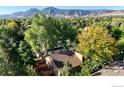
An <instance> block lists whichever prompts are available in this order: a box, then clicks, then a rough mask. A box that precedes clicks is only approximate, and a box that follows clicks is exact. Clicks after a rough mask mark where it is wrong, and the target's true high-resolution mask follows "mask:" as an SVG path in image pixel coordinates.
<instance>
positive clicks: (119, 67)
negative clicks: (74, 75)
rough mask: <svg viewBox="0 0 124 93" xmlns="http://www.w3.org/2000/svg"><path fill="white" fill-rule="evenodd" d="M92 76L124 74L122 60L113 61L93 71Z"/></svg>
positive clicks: (123, 62)
mask: <svg viewBox="0 0 124 93" xmlns="http://www.w3.org/2000/svg"><path fill="white" fill-rule="evenodd" d="M93 76H124V61H115V62H114V63H112V64H110V65H109V66H106V67H105V68H103V69H101V70H100V71H98V72H96V73H94V74H93Z"/></svg>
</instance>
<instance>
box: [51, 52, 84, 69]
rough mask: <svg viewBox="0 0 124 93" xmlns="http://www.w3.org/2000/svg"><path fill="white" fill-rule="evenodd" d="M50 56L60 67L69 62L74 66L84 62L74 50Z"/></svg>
mask: <svg viewBox="0 0 124 93" xmlns="http://www.w3.org/2000/svg"><path fill="white" fill-rule="evenodd" d="M50 56H51V58H52V59H53V62H54V63H55V64H56V66H57V67H58V68H61V67H63V66H64V64H65V63H67V62H70V63H71V65H72V67H77V66H79V65H81V63H82V61H81V60H80V59H79V58H78V57H77V56H76V54H75V53H74V52H71V53H58V54H52V55H50Z"/></svg>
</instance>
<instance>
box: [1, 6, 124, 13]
mask: <svg viewBox="0 0 124 93" xmlns="http://www.w3.org/2000/svg"><path fill="white" fill-rule="evenodd" d="M55 7H56V8H60V9H86V10H89V9H111V10H124V6H55ZM30 8H37V9H40V10H41V9H43V8H45V6H0V15H1V14H11V13H13V12H20V11H26V10H28V9H30Z"/></svg>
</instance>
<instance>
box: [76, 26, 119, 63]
mask: <svg viewBox="0 0 124 93" xmlns="http://www.w3.org/2000/svg"><path fill="white" fill-rule="evenodd" d="M78 40H79V45H78V48H77V50H78V51H79V52H81V53H82V55H83V56H84V58H85V59H87V60H89V61H95V62H101V61H104V62H105V61H106V62H108V61H110V60H111V59H112V56H113V55H114V53H115V52H116V51H117V49H116V40H115V39H114V38H112V36H111V35H110V34H108V31H107V30H106V29H105V28H103V27H98V26H90V27H88V29H87V30H85V31H83V30H82V31H80V33H79V34H78Z"/></svg>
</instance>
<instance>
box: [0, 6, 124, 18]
mask: <svg viewBox="0 0 124 93" xmlns="http://www.w3.org/2000/svg"><path fill="white" fill-rule="evenodd" d="M117 13H118V14H121V15H124V11H123V10H106V9H98V10H81V9H58V8H55V7H46V8H43V9H42V10H39V9H36V8H31V9H29V10H27V11H24V12H15V13H12V14H9V15H0V18H27V17H32V15H34V14H45V15H50V16H73V17H81V16H93V15H94V16H95V15H111V14H112V15H117Z"/></svg>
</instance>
